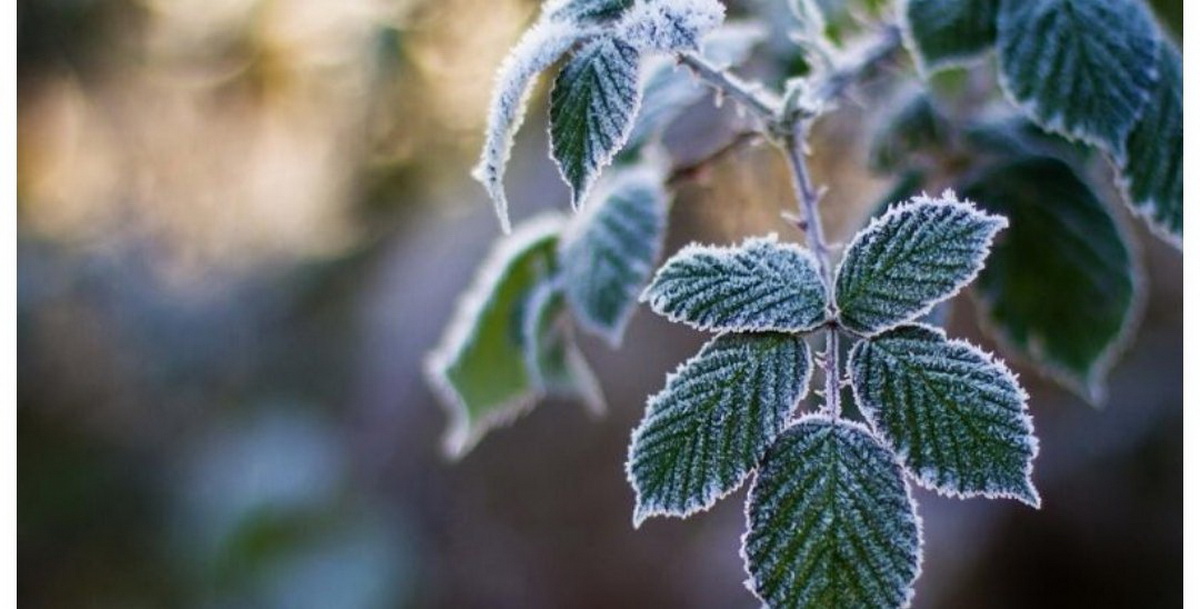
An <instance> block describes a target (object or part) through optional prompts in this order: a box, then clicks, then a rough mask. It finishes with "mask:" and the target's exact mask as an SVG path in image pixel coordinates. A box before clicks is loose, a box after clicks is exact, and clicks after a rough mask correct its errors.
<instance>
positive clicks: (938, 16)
mask: <svg viewBox="0 0 1200 609" xmlns="http://www.w3.org/2000/svg"><path fill="white" fill-rule="evenodd" d="M999 3H1000V0H908V1H907V2H905V4H904V8H903V9H902V11H901V13H902V14H903V15H904V30H905V34H906V38H907V39H908V42H909V46H910V47H911V48H913V49H914V50H915V51H916V53H915V54H914V56H915V57H916V58H917V60H918V63H919V64H920V66H921V71H922V72H925V73H929V72H933V71H936V70H939V69H942V68H946V67H953V66H960V65H963V64H964V63H966V62H967V61H969V60H971V59H974V58H975V57H978V56H979V55H982V54H983V53H986V52H987V51H989V50H991V48H992V45H994V44H995V43H996V11H997V10H998V9H999Z"/></svg>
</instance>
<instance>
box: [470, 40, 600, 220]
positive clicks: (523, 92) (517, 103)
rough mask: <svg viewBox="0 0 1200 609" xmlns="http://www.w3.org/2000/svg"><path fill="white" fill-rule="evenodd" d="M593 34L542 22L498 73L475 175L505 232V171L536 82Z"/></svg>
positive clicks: (506, 202)
mask: <svg viewBox="0 0 1200 609" xmlns="http://www.w3.org/2000/svg"><path fill="white" fill-rule="evenodd" d="M588 34H589V32H587V31H585V30H581V29H579V28H578V27H575V26H573V25H570V24H566V23H560V22H556V21H543V22H539V23H538V24H536V25H534V26H533V27H531V28H529V30H528V31H526V32H525V35H524V36H522V37H521V40H520V41H518V42H517V45H516V46H515V47H513V49H512V50H511V51H509V53H508V57H506V58H505V59H504V63H502V64H501V65H500V70H499V71H498V72H497V73H496V84H495V85H494V87H493V89H492V100H491V103H490V104H489V105H488V119H487V130H486V131H485V132H484V142H483V153H482V155H481V157H480V159H479V163H478V164H477V165H476V166H475V168H474V169H473V170H472V171H471V176H472V177H474V178H475V179H476V180H478V181H479V182H480V183H481V184H483V187H484V189H485V190H487V192H488V195H489V196H490V197H491V198H492V203H493V205H494V206H495V208H496V215H497V216H498V217H499V219H500V228H501V229H502V230H503V231H504V232H505V233H507V232H509V231H510V230H512V227H511V224H510V222H509V219H508V197H507V196H506V195H505V194H504V170H505V168H506V167H507V165H508V158H509V155H510V153H511V152H512V145H513V136H515V135H516V133H517V130H518V129H519V128H520V127H521V123H522V122H523V121H524V118H525V107H526V105H527V104H528V101H529V95H530V93H531V92H532V90H533V83H534V80H535V79H536V78H537V76H538V74H540V73H541V72H542V70H545V69H546V68H548V67H550V64H553V63H554V62H556V61H558V59H559V58H560V57H562V56H563V54H564V53H566V52H567V51H568V50H570V48H571V47H572V46H574V45H575V44H576V43H577V42H579V41H580V40H582V39H583V38H585V37H586V36H587V35H588Z"/></svg>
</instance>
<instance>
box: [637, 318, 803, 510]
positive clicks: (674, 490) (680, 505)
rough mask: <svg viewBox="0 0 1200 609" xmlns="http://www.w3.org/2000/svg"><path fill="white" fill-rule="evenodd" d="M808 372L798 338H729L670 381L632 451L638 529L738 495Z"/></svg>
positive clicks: (657, 397)
mask: <svg viewBox="0 0 1200 609" xmlns="http://www.w3.org/2000/svg"><path fill="white" fill-rule="evenodd" d="M811 373H812V365H811V363H810V361H809V351H808V346H807V345H806V344H805V343H804V340H803V339H801V338H800V337H798V336H795V335H788V334H724V335H722V336H719V337H717V338H714V339H713V340H711V341H709V343H708V344H707V345H705V346H704V349H702V350H701V351H700V353H699V354H698V355H696V356H695V357H693V358H692V359H690V360H688V361H687V362H685V363H684V364H683V365H682V366H680V367H679V369H678V370H676V371H675V373H674V374H671V375H669V376H668V377H667V386H666V388H664V389H663V390H662V391H660V392H659V393H658V394H656V395H654V396H652V397H651V398H650V400H649V403H648V404H647V407H646V416H645V418H643V419H642V422H641V424H640V425H638V427H637V429H636V430H634V432H633V441H632V442H631V444H630V446H629V461H628V462H627V463H626V466H625V469H626V472H627V473H628V476H629V481H630V483H631V484H632V485H633V488H634V490H635V491H636V493H637V508H636V509H635V511H634V517H633V521H634V525H635V526H637V525H639V524H641V522H642V521H643V520H645V519H646V518H647V517H649V516H654V515H670V516H681V517H682V516H688V515H690V514H692V513H694V512H697V511H700V510H704V509H708V508H709V507H712V505H713V504H714V503H716V502H717V500H718V499H720V498H721V497H723V496H725V495H727V494H729V493H731V492H733V491H734V490H736V489H737V487H739V486H740V485H741V483H742V481H743V480H745V478H746V477H747V476H748V475H749V474H750V471H751V470H752V469H753V468H754V467H755V466H756V465H757V464H758V462H759V459H761V458H762V456H763V453H765V452H766V450H767V447H768V446H770V444H771V442H772V441H774V440H775V438H776V436H777V435H778V434H779V432H780V431H781V430H782V429H783V427H784V425H785V424H786V423H787V420H788V417H789V415H790V413H791V411H792V409H793V408H795V406H796V403H797V402H798V401H799V400H800V399H801V398H802V397H803V396H804V394H805V393H806V392H807V391H808V382H809V378H810V375H811Z"/></svg>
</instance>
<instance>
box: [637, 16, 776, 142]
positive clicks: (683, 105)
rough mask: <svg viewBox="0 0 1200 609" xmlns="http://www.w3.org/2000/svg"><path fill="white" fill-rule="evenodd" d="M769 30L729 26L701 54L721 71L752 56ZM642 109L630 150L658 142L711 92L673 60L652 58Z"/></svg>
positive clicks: (716, 32) (714, 35) (711, 37)
mask: <svg viewBox="0 0 1200 609" xmlns="http://www.w3.org/2000/svg"><path fill="white" fill-rule="evenodd" d="M766 35H767V33H766V30H765V29H764V28H761V27H759V26H757V25H753V24H748V23H726V24H725V25H723V26H721V27H719V28H717V29H716V30H713V31H712V32H711V33H710V34H709V35H707V36H705V37H704V39H703V40H702V41H701V43H700V54H701V55H702V56H703V57H704V58H705V59H707V60H708V62H709V63H711V64H713V65H714V66H717V67H719V68H726V67H729V66H732V65H737V64H740V63H742V62H743V61H745V60H746V58H747V57H749V56H750V52H751V50H752V49H753V48H754V45H756V44H758V43H759V42H762V40H763V39H765V38H766ZM643 72H644V73H645V74H646V77H645V81H644V83H643V85H642V105H641V108H640V109H639V110H638V115H637V119H636V120H635V121H634V125H633V131H632V132H631V133H630V135H629V143H628V144H627V146H626V147H627V149H628V148H638V147H641V146H643V145H645V143H646V142H647V141H649V140H651V139H652V138H656V137H658V136H659V135H661V134H662V132H663V131H664V130H665V129H666V128H667V127H668V126H669V125H670V124H671V123H672V122H674V121H675V119H676V118H678V117H679V115H680V114H682V113H683V112H684V110H686V109H687V108H688V107H689V106H692V105H693V104H695V103H697V102H699V101H700V100H702V99H704V97H705V96H706V95H708V91H709V90H708V89H707V88H706V87H704V86H703V85H701V84H700V83H699V82H697V81H696V80H695V78H693V77H692V75H691V74H689V73H688V71H687V70H683V69H680V68H679V66H678V63H677V61H676V60H675V58H673V57H667V56H658V57H652V58H650V60H649V61H647V62H646V65H645V66H644V67H643Z"/></svg>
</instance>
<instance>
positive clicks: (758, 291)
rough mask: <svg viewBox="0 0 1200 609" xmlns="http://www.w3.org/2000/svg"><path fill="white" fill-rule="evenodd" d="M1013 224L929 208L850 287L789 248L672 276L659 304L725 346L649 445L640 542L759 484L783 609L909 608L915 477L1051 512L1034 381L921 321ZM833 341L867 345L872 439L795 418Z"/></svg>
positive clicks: (892, 235) (660, 289)
mask: <svg viewBox="0 0 1200 609" xmlns="http://www.w3.org/2000/svg"><path fill="white" fill-rule="evenodd" d="M1006 225H1007V222H1006V221H1005V220H1004V218H1002V217H1000V216H994V215H988V214H985V213H983V212H980V211H978V210H976V209H975V208H974V207H972V206H971V205H969V204H966V203H961V202H959V201H957V200H956V199H955V198H954V195H953V194H952V193H949V192H948V193H946V194H944V195H943V196H942V197H941V198H939V199H930V198H926V197H917V198H915V199H913V200H912V201H911V202H909V203H906V204H903V205H897V206H893V207H892V208H891V209H890V210H889V211H888V212H887V213H886V214H884V215H883V216H882V217H881V218H878V219H876V220H875V221H874V222H872V223H871V224H870V225H869V226H867V227H866V228H865V229H863V230H862V231H861V232H859V234H858V235H857V236H856V237H855V238H854V240H853V242H851V244H850V245H849V247H848V248H847V251H846V255H845V257H844V258H843V260H842V263H841V265H840V266H839V268H838V270H837V273H836V277H835V280H834V282H833V285H832V286H828V285H826V284H825V283H824V280H823V279H822V277H821V273H820V271H819V269H818V266H817V263H816V261H815V259H814V257H813V255H812V254H811V253H810V252H809V251H808V250H806V249H804V248H801V247H799V246H796V245H790V244H782V243H779V242H777V240H776V239H775V238H773V237H772V238H766V239H750V240H747V241H746V242H745V243H743V244H742V245H741V246H739V247H733V248H719V247H701V246H690V247H688V248H685V249H684V250H682V251H680V252H679V253H678V254H676V255H675V256H674V257H672V258H671V259H670V260H668V261H667V262H666V263H665V264H664V265H663V267H662V268H661V269H660V270H659V271H658V273H657V274H656V275H655V277H654V279H653V281H652V282H651V283H650V286H649V287H648V288H647V289H646V291H645V293H644V294H643V295H642V299H643V300H644V301H646V302H647V303H649V305H650V307H651V309H653V310H654V311H655V312H656V313H659V314H660V315H663V316H665V317H667V318H668V319H671V320H674V321H680V322H683V323H687V324H689V325H692V326H694V327H696V328H698V329H701V330H706V331H713V332H718V333H719V334H718V335H717V336H716V337H715V338H714V339H712V340H711V341H710V342H709V343H708V344H706V345H705V346H704V347H703V348H702V349H701V351H700V353H699V354H697V355H696V356H695V357H693V358H692V359H690V360H688V361H687V362H685V363H684V364H683V365H681V366H680V367H679V369H678V370H676V371H675V372H674V373H673V374H671V375H670V376H668V377H667V383H666V387H665V388H664V389H663V390H662V391H661V392H659V393H658V394H656V395H654V396H652V397H651V398H650V400H649V403H648V405H647V410H646V415H645V418H644V419H643V420H642V422H641V424H640V425H639V426H638V428H637V429H636V430H635V431H634V434H633V441H632V443H631V445H630V448H629V460H628V462H627V466H626V470H627V472H628V475H629V481H630V483H631V484H632V485H633V487H634V489H635V490H636V492H637V508H636V510H635V514H634V524H635V525H638V524H641V522H642V521H643V520H644V519H646V518H647V517H649V516H653V515H668V516H680V517H684V516H688V515H691V514H693V513H695V512H697V511H700V510H705V509H708V508H709V507H711V506H712V505H713V504H715V503H716V502H717V500H718V499H720V498H721V497H723V496H725V495H727V494H729V493H731V492H733V491H734V490H736V489H737V488H738V487H740V486H741V485H742V483H743V482H744V481H745V480H746V479H747V478H748V477H749V476H750V475H751V474H752V473H753V472H755V471H757V472H758V475H757V477H756V478H755V480H754V483H753V485H752V487H751V489H750V493H749V498H748V499H747V508H746V510H747V518H748V527H749V530H748V532H747V534H746V537H745V546H744V549H743V550H744V552H743V554H744V558H745V562H746V569H747V572H748V573H749V574H750V581H749V585H750V587H751V589H752V590H753V591H754V593H755V594H756V595H758V596H759V597H760V598H761V599H762V600H763V601H764V602H766V603H767V605H768V606H770V607H776V608H779V607H826V606H830V607H832V606H835V605H834V601H835V600H836V602H837V604H836V606H839V607H876V608H878V607H899V606H902V605H904V604H905V603H906V602H907V600H908V599H909V597H910V596H911V594H912V589H911V584H912V582H913V580H915V578H916V576H917V573H918V570H919V566H920V530H919V526H918V519H917V515H916V511H915V505H914V503H913V501H912V498H911V496H910V494H909V491H908V485H907V482H906V481H905V475H904V474H905V473H907V474H908V475H909V476H911V477H912V478H913V479H915V480H916V481H917V482H918V483H919V484H921V485H922V486H925V487H927V488H931V489H935V490H937V491H938V492H941V493H944V494H947V495H951V496H956V497H972V496H985V497H1011V498H1015V499H1018V500H1020V501H1023V502H1025V503H1028V504H1030V505H1033V506H1037V505H1038V504H1039V499H1038V495H1037V492H1036V491H1035V490H1034V487H1033V483H1032V481H1031V479H1030V474H1031V472H1032V461H1033V458H1034V456H1035V454H1036V452H1037V442H1036V440H1035V439H1034V437H1033V435H1032V434H1033V427H1032V421H1031V419H1030V417H1029V415H1028V413H1027V410H1026V399H1027V398H1026V395H1025V392H1024V391H1023V390H1022V389H1021V387H1020V385H1018V383H1017V381H1016V378H1015V377H1014V376H1013V374H1012V373H1011V372H1009V370H1008V369H1007V368H1006V367H1005V366H1004V365H1003V364H1002V363H1001V362H999V361H996V360H994V359H993V358H992V357H991V356H989V355H988V354H986V353H984V352H983V351H980V350H979V349H978V348H976V347H974V346H972V345H970V344H968V343H965V342H963V341H958V340H951V339H948V338H947V337H946V336H945V334H944V333H942V332H941V331H940V330H937V329H934V328H932V327H929V326H926V325H923V324H921V323H918V322H917V320H918V319H919V318H920V317H921V316H922V315H924V314H926V313H927V312H928V311H929V310H930V309H932V308H933V307H934V306H935V305H936V304H938V303H939V302H942V301H945V300H946V299H948V298H950V297H952V296H954V294H955V293H957V292H958V291H959V290H961V289H962V288H963V286H965V285H966V284H967V283H969V282H970V281H971V280H972V279H973V278H974V277H975V276H976V275H977V274H978V272H979V270H980V269H981V268H983V261H984V258H985V257H986V255H987V252H988V249H989V247H990V244H991V242H992V240H993V237H994V236H995V235H996V233H997V232H998V231H999V230H1000V229H1002V228H1003V227H1004V226H1006ZM822 329H823V330H825V331H839V332H842V333H844V334H845V335H847V336H849V337H851V338H852V339H854V340H857V341H858V342H857V344H855V345H854V347H853V349H852V350H851V352H850V359H849V362H848V365H847V368H848V374H847V376H848V379H847V380H848V382H849V384H850V386H851V387H852V388H853V395H854V398H855V401H856V403H857V404H858V406H859V409H860V410H861V412H862V413H863V414H864V415H865V417H866V419H867V422H868V423H869V424H870V427H867V426H863V425H861V424H858V423H853V422H850V421H848V420H846V419H843V418H841V417H840V413H838V412H831V411H830V410H829V409H828V408H826V409H825V411H823V412H821V413H815V414H807V415H804V416H801V417H800V418H799V419H793V412H794V411H795V410H796V409H797V406H798V404H799V402H800V400H801V399H802V398H804V396H805V395H806V394H807V393H808V384H809V380H810V377H811V372H812V369H813V364H812V359H813V358H812V355H811V351H810V349H809V347H808V346H807V344H806V342H805V339H804V336H805V335H806V334H810V333H812V332H813V331H816V330H822ZM830 356H831V355H830V354H828V353H827V354H826V357H830ZM835 374H837V375H838V376H839V377H841V376H842V374H843V371H841V370H837V371H835ZM838 380H839V382H840V381H842V380H844V379H841V378H839V379H838ZM827 402H828V397H827Z"/></svg>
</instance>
